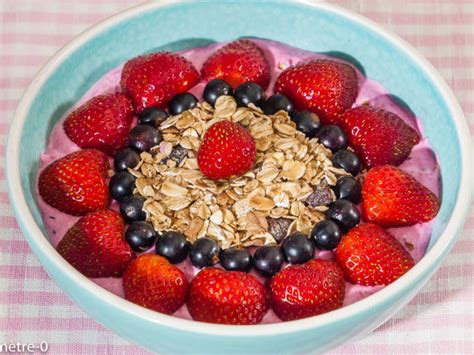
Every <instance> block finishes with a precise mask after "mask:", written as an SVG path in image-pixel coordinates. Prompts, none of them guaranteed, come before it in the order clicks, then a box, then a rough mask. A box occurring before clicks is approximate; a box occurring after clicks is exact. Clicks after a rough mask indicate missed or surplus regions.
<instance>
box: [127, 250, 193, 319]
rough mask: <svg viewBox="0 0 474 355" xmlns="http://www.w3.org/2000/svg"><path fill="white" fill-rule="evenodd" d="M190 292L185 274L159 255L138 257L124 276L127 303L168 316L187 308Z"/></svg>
mask: <svg viewBox="0 0 474 355" xmlns="http://www.w3.org/2000/svg"><path fill="white" fill-rule="evenodd" d="M188 288H189V284H188V281H187V280H186V277H185V276H184V273H183V272H182V271H181V270H180V269H178V268H177V267H176V266H173V265H171V264H170V263H169V262H168V260H166V259H165V258H163V257H162V256H159V255H156V254H144V255H141V256H139V257H138V258H137V259H135V260H134V261H133V262H132V263H131V264H130V265H129V267H128V268H127V270H126V271H125V273H124V275H123V290H124V292H125V299H127V300H129V301H130V302H133V303H135V304H138V305H140V306H142V307H145V308H148V309H152V310H154V311H157V312H161V313H165V314H172V313H174V312H176V311H177V310H178V309H179V308H180V307H181V306H182V305H184V303H185V302H186V296H187V293H188Z"/></svg>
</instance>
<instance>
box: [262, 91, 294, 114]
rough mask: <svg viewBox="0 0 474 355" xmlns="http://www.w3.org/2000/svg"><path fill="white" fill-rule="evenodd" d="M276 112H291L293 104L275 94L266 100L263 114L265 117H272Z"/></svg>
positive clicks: (284, 97) (283, 96)
mask: <svg viewBox="0 0 474 355" xmlns="http://www.w3.org/2000/svg"><path fill="white" fill-rule="evenodd" d="M278 111H286V112H288V113H292V112H293V103H292V102H291V101H290V99H289V98H287V97H286V96H285V95H282V94H275V95H272V96H270V97H269V98H268V100H267V101H266V102H265V105H264V106H263V113H265V114H266V115H273V114H275V113H277V112H278Z"/></svg>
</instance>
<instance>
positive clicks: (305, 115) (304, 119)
mask: <svg viewBox="0 0 474 355" xmlns="http://www.w3.org/2000/svg"><path fill="white" fill-rule="evenodd" d="M291 120H292V121H293V122H294V123H296V129H297V130H298V131H301V132H303V133H304V134H305V135H306V137H309V138H313V137H315V136H316V133H317V132H318V129H319V128H320V127H321V122H320V121H319V117H318V115H317V114H315V113H313V112H311V111H299V112H294V113H293V114H291Z"/></svg>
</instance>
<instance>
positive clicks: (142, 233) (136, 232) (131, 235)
mask: <svg viewBox="0 0 474 355" xmlns="http://www.w3.org/2000/svg"><path fill="white" fill-rule="evenodd" d="M155 239H156V232H155V230H154V229H153V226H152V225H151V224H150V223H148V222H144V221H135V222H133V223H132V224H130V226H129V227H128V228H127V230H126V231H125V240H126V241H127V243H128V244H129V245H130V247H131V248H132V250H134V251H136V252H143V251H146V250H148V249H150V248H151V247H152V246H153V243H155Z"/></svg>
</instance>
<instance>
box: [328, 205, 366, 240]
mask: <svg viewBox="0 0 474 355" xmlns="http://www.w3.org/2000/svg"><path fill="white" fill-rule="evenodd" d="M326 218H327V219H332V220H333V221H334V222H336V223H337V224H339V227H341V228H342V230H343V231H345V232H346V231H348V230H349V229H351V228H352V227H355V226H356V225H358V224H359V222H360V212H359V210H358V209H357V206H356V205H355V204H354V203H352V202H351V201H348V200H344V199H342V200H337V201H334V202H333V203H331V204H330V205H329V209H328V210H327V211H326Z"/></svg>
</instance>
